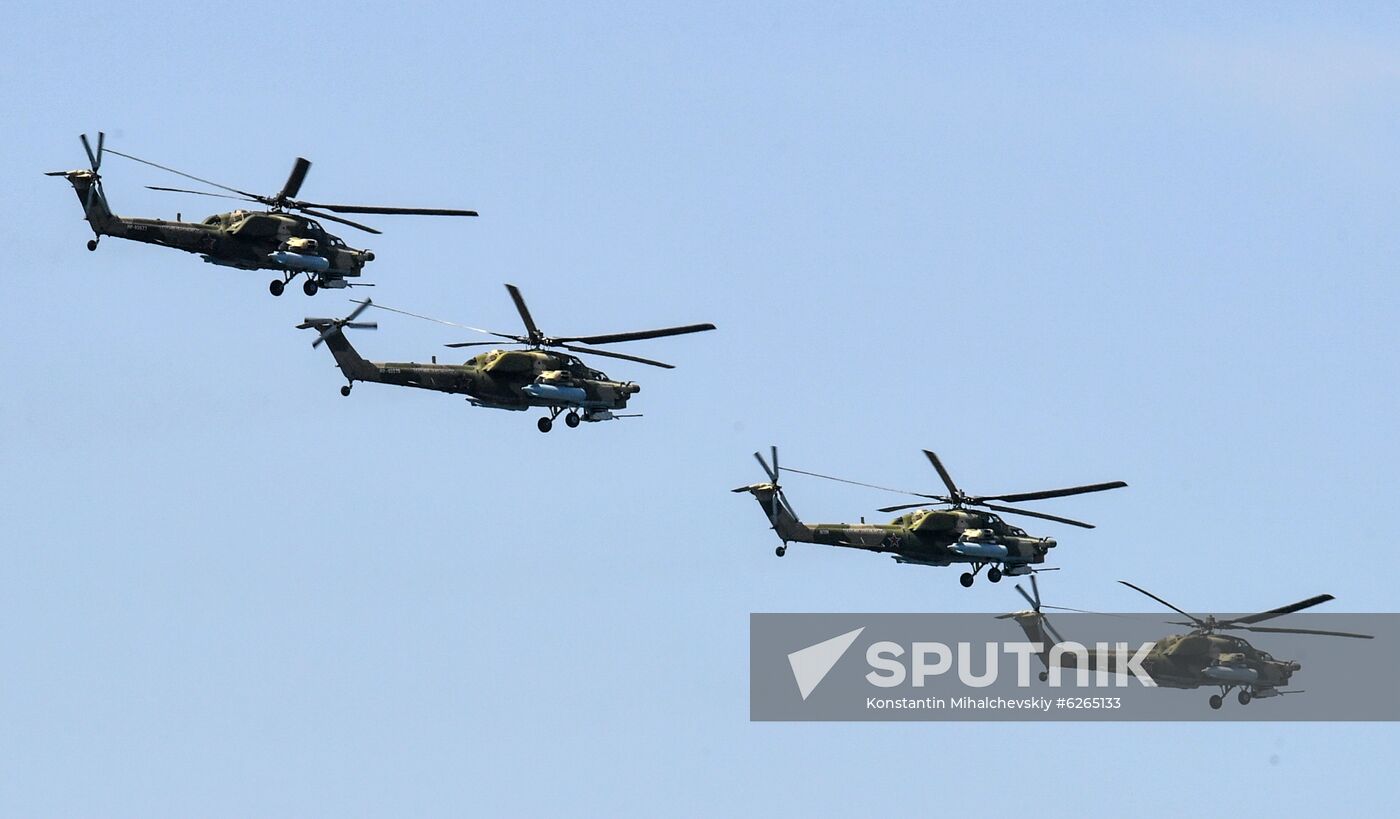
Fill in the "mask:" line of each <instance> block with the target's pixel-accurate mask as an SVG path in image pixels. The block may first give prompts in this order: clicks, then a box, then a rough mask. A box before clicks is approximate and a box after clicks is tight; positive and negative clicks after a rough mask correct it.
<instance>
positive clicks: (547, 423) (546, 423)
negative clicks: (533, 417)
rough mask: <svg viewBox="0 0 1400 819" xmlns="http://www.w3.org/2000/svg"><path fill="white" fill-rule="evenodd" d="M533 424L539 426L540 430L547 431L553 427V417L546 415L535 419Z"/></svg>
mask: <svg viewBox="0 0 1400 819" xmlns="http://www.w3.org/2000/svg"><path fill="white" fill-rule="evenodd" d="M535 426H537V427H539V430H540V432H549V431H550V430H551V429H554V419H553V418H549V417H548V416H546V417H544V418H541V419H540V420H538V421H536V422H535Z"/></svg>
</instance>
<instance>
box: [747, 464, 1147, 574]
mask: <svg viewBox="0 0 1400 819" xmlns="http://www.w3.org/2000/svg"><path fill="white" fill-rule="evenodd" d="M772 452H773V464H772V466H771V467H770V466H769V465H768V463H767V462H765V461H764V460H763V456H762V455H759V454H758V453H757V452H755V453H754V458H756V459H758V463H759V465H761V466H762V467H763V470H764V472H766V473H768V478H769V482H768V483H756V484H751V485H749V486H741V487H739V488H737V489H735V490H733V491H735V492H748V493H749V494H751V495H753V496H754V497H755V498H757V499H758V502H759V505H761V506H762V507H763V511H764V513H765V514H767V515H768V520H769V522H771V523H772V524H773V531H775V532H777V533H778V537H779V538H781V539H782V541H783V543H782V545H781V546H779V547H777V549H775V550H774V551H775V553H776V554H777V555H778V557H782V556H783V555H785V554H787V545H788V543H790V542H794V541H795V542H798V543H822V544H826V545H828V546H844V547H847V548H851V549H865V550H866V551H871V552H883V553H886V554H889V555H890V556H892V557H893V558H894V559H895V560H896V561H898V562H900V563H915V564H919V565H922V566H949V565H952V564H954V563H964V564H971V566H972V569H971V571H967V572H964V573H963V574H962V576H961V577H960V578H959V582H961V583H962V585H963V586H964V587H966V586H971V585H972V581H973V579H974V578H975V577H976V576H977V574H978V572H980V571H981V570H982V569H983V568H984V567H989V568H987V579H988V580H990V581H991V582H993V583H996V582H998V581H1000V580H1001V578H1002V575H1004V574H1005V575H1025V574H1030V573H1031V572H1034V571H1049V570H1047V569H1034V568H1032V566H1034V565H1036V564H1040V563H1044V562H1045V553H1046V552H1048V551H1049V550H1050V549H1053V548H1054V547H1055V540H1054V538H1048V537H1032V536H1030V535H1028V534H1026V532H1025V530H1023V529H1021V528H1019V527H1016V526H1012V525H1011V524H1009V523H1007V522H1006V521H1004V520H1002V519H1001V518H1000V517H999V516H997V515H995V514H992V513H991V512H984V511H981V510H979V509H971V508H969V507H974V506H980V507H983V508H985V509H991V510H995V511H997V512H1006V513H1009V514H1014V515H1026V516H1028V517H1033V518H1041V519H1044V520H1053V521H1056V522H1058V523H1068V524H1070V525H1071V526H1080V527H1083V528H1085V529H1092V528H1094V527H1093V525H1092V524H1089V523H1084V522H1082V521H1077V520H1071V519H1069V518H1062V517H1057V516H1055V515H1047V514H1045V513H1043V512H1033V511H1031V510H1029V509H1017V508H1014V507H1011V506H998V505H996V504H992V503H988V501H1032V500H1043V499H1046V498H1059V497H1064V496H1067V495H1082V494H1084V493H1086V492H1102V491H1104V490H1106V489H1117V488H1119V487H1124V486H1127V484H1126V483H1124V482H1122V481H1113V482H1111V483H1096V484H1090V485H1087V486H1074V487H1070V488H1067V489H1048V490H1044V491H1041V492H1018V493H1014V494H1007V495H968V494H966V493H965V492H963V491H962V490H961V489H959V488H958V487H957V485H956V484H954V483H953V478H952V476H950V475H949V474H948V470H947V469H945V468H944V467H943V462H942V461H940V460H939V459H938V456H937V455H935V454H933V453H932V452H930V451H928V450H927V449H926V450H924V455H926V456H928V459H929V461H930V462H931V463H932V464H933V468H934V469H936V470H937V471H938V475H939V477H941V478H942V479H943V484H944V486H946V487H947V488H948V494H947V495H931V494H924V493H921V492H906V491H905V490H902V489H890V488H888V487H884V486H876V485H875V484H869V483H861V482H860V481H849V480H846V479H845V478H834V477H832V476H830V475H822V474H819V473H816V472H806V471H804V470H801V469H791V468H789V469H788V471H789V472H796V473H798V474H801V475H810V476H812V477H815V478H825V479H827V480H832V481H840V482H841V483H850V484H855V485H856V486H866V487H870V488H872V489H880V490H883V491H886V492H899V493H901V494H906V495H914V496H915V497H920V498H928V499H930V500H935V501H939V502H940V503H944V504H947V505H948V508H946V509H920V510H919V511H916V512H911V513H908V514H904V515H900V516H899V517H897V518H895V519H894V520H892V521H890V522H889V523H887V524H867V523H865V522H864V520H862V522H861V523H858V524H856V523H810V524H809V523H803V522H802V521H800V520H798V518H797V515H796V513H794V512H793V511H792V506H791V505H790V504H789V503H788V501H787V497H786V496H785V495H784V494H783V490H782V487H781V486H780V485H779V480H778V479H779V476H780V472H779V466H778V448H777V447H773V450H772ZM924 505H925V504H923V503H912V504H901V505H898V506H886V507H884V508H883V509H881V510H880V511H881V512H895V511H899V510H902V509H910V508H913V507H918V506H924Z"/></svg>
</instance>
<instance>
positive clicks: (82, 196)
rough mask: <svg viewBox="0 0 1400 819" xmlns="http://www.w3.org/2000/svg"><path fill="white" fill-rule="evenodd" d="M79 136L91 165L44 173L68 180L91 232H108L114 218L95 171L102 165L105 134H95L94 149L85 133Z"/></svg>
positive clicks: (99, 233)
mask: <svg viewBox="0 0 1400 819" xmlns="http://www.w3.org/2000/svg"><path fill="white" fill-rule="evenodd" d="M81 138H82V141H83V149H84V150H86V151H87V155H88V161H89V163H90V164H91V167H90V168H81V169H79V170H76V171H49V172H48V173H47V174H46V175H47V176H61V177H63V178H64V179H67V180H68V183H69V184H70V185H72V186H73V190H74V191H76V192H77V194H78V201H79V202H81V203H82V205H83V218H85V219H87V222H88V224H89V225H91V226H92V231H93V233H96V234H97V235H99V236H101V235H103V234H106V233H108V231H109V230H110V228H111V224H112V222H113V221H114V220H115V219H116V217H115V216H113V215H112V209H111V208H110V207H108V205H107V195H106V194H105V193H103V192H102V177H101V175H100V174H98V172H97V171H98V169H99V168H101V167H102V146H103V143H104V142H106V134H103V133H101V132H99V133H98V134H97V150H96V151H94V150H93V149H92V145H91V144H90V143H89V142H88V138H87V134H83V135H82V137H81Z"/></svg>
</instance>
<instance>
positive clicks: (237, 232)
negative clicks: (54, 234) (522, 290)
mask: <svg viewBox="0 0 1400 819" xmlns="http://www.w3.org/2000/svg"><path fill="white" fill-rule="evenodd" d="M80 138H81V139H82V142H83V150H85V151H87V155H88V162H89V163H90V165H91V168H90V169H88V168H83V169H79V170H76V171H50V172H48V174H47V175H48V176H62V177H65V178H66V179H67V180H68V181H69V182H70V183H72V185H73V189H74V190H75V191H77V192H78V201H80V202H82V203H83V214H84V216H85V217H86V218H87V222H88V224H89V225H91V226H92V231H93V233H94V234H96V235H95V236H94V237H93V238H92V239H89V240H88V243H87V249H88V250H96V249H97V243H98V241H99V240H100V239H101V238H102V237H103V236H115V237H117V238H120V239H131V240H133V241H137V242H146V243H148V244H154V245H163V246H165V247H173V248H175V249H177V250H183V251H186V252H188V253H198V254H199V255H200V256H201V257H203V259H204V261H206V262H209V263H210V264H217V265H224V266H226V267H236V268H239V269H241V270H275V271H277V272H278V273H279V274H281V275H280V278H276V279H273V280H272V282H271V283H270V284H268V286H267V289H268V290H269V291H270V292H271V293H272V295H274V296H280V295H282V291H283V290H284V289H285V288H286V286H287V284H289V283H290V282H291V281H292V279H295V278H296V277H297V276H298V275H301V274H303V273H304V274H306V280H305V281H304V282H302V291H303V292H304V293H306V295H308V296H314V295H315V294H316V291H317V290H320V289H322V288H327V289H340V288H345V287H349V286H351V283H350V282H348V281H346V279H351V278H357V277H358V276H359V275H360V271H361V270H363V269H364V266H365V263H366V262H369V261H373V259H374V253H373V252H371V251H369V250H356V249H355V248H353V247H350V246H348V245H347V244H345V242H344V241H343V240H342V239H341V238H340V237H339V236H334V235H332V234H331V233H329V232H328V231H326V229H325V228H323V227H321V225H320V223H319V222H317V221H316V220H315V219H311V218H309V217H310V216H315V217H316V218H317V219H325V220H328V221H331V222H339V223H341V224H343V225H349V226H351V227H353V228H358V229H360V230H363V231H367V232H369V233H376V234H377V233H379V232H380V231H378V230H375V229H374V228H372V227H369V226H368V225H362V224H360V223H359V222H352V221H350V220H349V219H343V218H341V217H339V216H332V215H331V214H329V213H322V212H320V211H318V210H313V208H319V209H321V210H330V211H335V212H337V213H385V214H411V215H423V216H476V215H477V213H476V211H474V210H455V209H450V208H390V207H378V206H370V205H327V204H321V203H317V202H304V201H301V200H299V199H296V198H294V197H295V196H296V195H297V193H298V192H299V191H300V190H301V184H302V182H303V181H305V179H306V172H307V171H308V170H310V168H311V163H310V162H308V161H307V160H305V159H302V158H301V157H298V158H297V160H296V163H295V164H293V165H292V172H291V174H289V175H288V176H287V181H286V183H285V184H283V185H282V190H280V191H278V192H277V193H275V194H273V195H272V196H261V195H259V194H255V193H248V192H247V191H241V190H238V189H236V188H230V187H228V186H227V185H220V184H219V183H217V182H210V181H209V180H207V179H201V178H199V177H197V176H193V175H191V174H187V173H185V172H183V171H177V170H175V169H174V168H167V167H165V166H164V165H157V164H156V163H154V162H150V161H148V160H145V159H140V158H139V157H134V156H131V155H130V154H124V153H122V152H120V151H115V150H112V149H110V148H104V143H105V142H106V135H105V134H103V133H101V132H99V133H98V134H97V150H96V151H94V150H93V149H92V145H91V144H89V143H88V138H87V134H83V135H82V136H81V137H80ZM104 152H105V153H110V154H116V155H117V156H121V157H125V158H127V159H130V160H134V161H136V162H140V163H142V164H143V165H150V166H151V167H153V168H159V169H161V170H163V171H169V172H170V173H173V174H177V175H179V176H183V177H185V178H186V179H193V180H195V181H196V182H200V183H203V184H205V185H211V186H213V187H215V188H219V189H220V190H224V191H228V193H230V194H238V195H237V196H229V195H227V194H222V193H213V192H210V191H192V190H185V189H183V188H163V187H156V186H152V185H148V186H147V187H148V188H150V189H151V190H157V191H173V192H175V193H192V194H197V195H199V196H217V197H220V198H223V199H241V200H243V201H246V202H255V203H258V204H262V205H266V206H267V208H268V209H267V210H265V211H259V210H235V211H230V212H228V213H217V214H215V215H213V216H210V217H208V218H207V219H205V220H204V221H203V222H183V221H179V220H178V219H177V221H174V222H169V221H166V220H164V219H141V218H130V217H125V216H117V215H114V214H113V213H112V209H111V208H110V207H108V205H107V196H106V194H105V193H103V191H102V177H101V176H100V175H99V174H98V169H99V168H101V167H102V157H103V154H104ZM289 211H300V213H290V212H289ZM302 214H306V215H302Z"/></svg>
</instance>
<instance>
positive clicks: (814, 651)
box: [788, 626, 865, 700]
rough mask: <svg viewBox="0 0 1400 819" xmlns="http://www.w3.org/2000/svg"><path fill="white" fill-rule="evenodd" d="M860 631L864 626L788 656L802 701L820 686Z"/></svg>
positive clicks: (863, 629)
mask: <svg viewBox="0 0 1400 819" xmlns="http://www.w3.org/2000/svg"><path fill="white" fill-rule="evenodd" d="M862 631H865V626H861V627H860V628H858V629H856V630H855V631H848V632H846V633H845V634H842V635H841V636H839V637H832V638H831V639H830V640H823V641H821V642H820V643H817V644H816V645H814V646H807V647H806V648H803V649H799V650H797V651H794V652H792V653H791V654H789V655H788V665H790V666H792V677H793V679H795V680H797V690H798V691H799V692H801V694H802V699H804V700H805V699H807V695H808V694H811V693H812V691H813V690H814V689H815V688H816V687H817V686H818V685H820V684H821V681H822V680H823V679H825V678H826V675H827V674H828V673H830V672H831V669H832V667H833V666H835V665H836V663H837V661H838V660H840V659H841V656H842V655H843V654H845V653H846V649H848V648H850V647H851V643H854V642H855V641H856V638H857V637H859V636H860V633H861V632H862Z"/></svg>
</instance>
